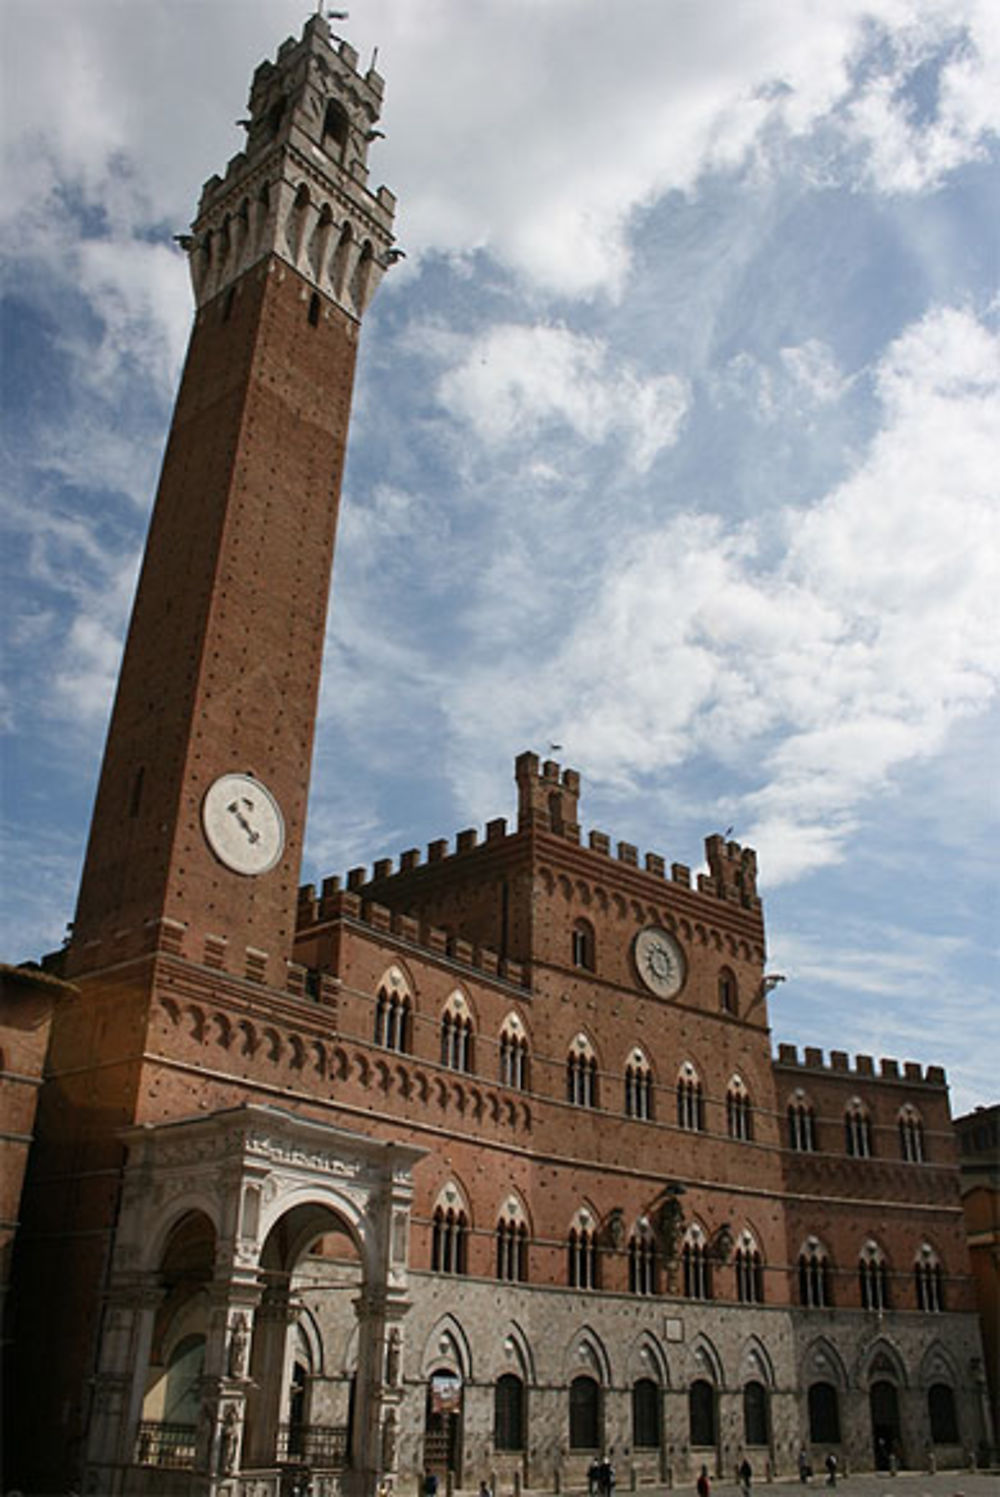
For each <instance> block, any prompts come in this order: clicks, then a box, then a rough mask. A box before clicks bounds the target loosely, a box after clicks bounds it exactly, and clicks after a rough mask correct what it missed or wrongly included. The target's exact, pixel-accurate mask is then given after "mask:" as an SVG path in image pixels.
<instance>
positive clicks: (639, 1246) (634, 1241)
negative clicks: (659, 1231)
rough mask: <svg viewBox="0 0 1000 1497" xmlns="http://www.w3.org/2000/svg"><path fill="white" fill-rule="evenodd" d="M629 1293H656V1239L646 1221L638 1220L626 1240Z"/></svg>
mask: <svg viewBox="0 0 1000 1497" xmlns="http://www.w3.org/2000/svg"><path fill="white" fill-rule="evenodd" d="M628 1287H629V1293H630V1294H655V1293H656V1240H655V1238H654V1237H653V1234H652V1232H651V1231H650V1229H649V1225H648V1223H647V1222H645V1221H642V1222H639V1223H638V1224H637V1226H636V1228H635V1231H634V1232H633V1233H632V1235H631V1237H630V1238H629V1240H628Z"/></svg>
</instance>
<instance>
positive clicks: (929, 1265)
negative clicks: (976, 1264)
mask: <svg viewBox="0 0 1000 1497" xmlns="http://www.w3.org/2000/svg"><path fill="white" fill-rule="evenodd" d="M913 1277H914V1280H915V1283H916V1289H917V1309H918V1310H923V1311H924V1313H925V1314H927V1315H939V1314H940V1313H941V1311H942V1310H943V1309H944V1273H943V1271H942V1268H941V1260H940V1258H939V1257H938V1255H937V1253H936V1252H935V1251H934V1249H933V1248H932V1247H931V1245H930V1243H929V1242H925V1243H924V1244H923V1246H922V1247H921V1249H920V1253H919V1255H918V1257H917V1261H916V1263H915V1264H914V1265H913Z"/></svg>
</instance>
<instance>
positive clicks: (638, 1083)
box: [625, 1045, 653, 1120]
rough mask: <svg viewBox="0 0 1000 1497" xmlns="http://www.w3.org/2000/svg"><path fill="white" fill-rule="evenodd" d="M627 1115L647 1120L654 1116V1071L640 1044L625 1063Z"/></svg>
mask: <svg viewBox="0 0 1000 1497" xmlns="http://www.w3.org/2000/svg"><path fill="white" fill-rule="evenodd" d="M625 1116H626V1117H629V1118H645V1119H647V1120H648V1119H649V1118H651V1117H652V1116H653V1072H652V1070H651V1069H650V1065H649V1061H648V1060H647V1059H646V1057H645V1055H644V1054H643V1052H642V1050H641V1049H640V1048H639V1046H638V1045H637V1046H636V1047H635V1049H634V1050H633V1051H632V1053H631V1054H630V1055H629V1058H628V1061H627V1062H626V1065H625Z"/></svg>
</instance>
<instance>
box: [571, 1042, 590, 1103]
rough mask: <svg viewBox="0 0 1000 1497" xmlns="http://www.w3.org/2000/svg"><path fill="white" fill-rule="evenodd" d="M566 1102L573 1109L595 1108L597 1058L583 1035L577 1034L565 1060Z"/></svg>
mask: <svg viewBox="0 0 1000 1497" xmlns="http://www.w3.org/2000/svg"><path fill="white" fill-rule="evenodd" d="M566 1100H567V1101H568V1102H571V1103H572V1104H573V1106H574V1107H596V1106H597V1057H596V1055H595V1054H594V1051H593V1047H592V1045H591V1043H590V1041H589V1040H588V1038H587V1036H586V1035H585V1034H578V1035H577V1036H576V1038H575V1039H574V1041H573V1043H572V1045H571V1046H570V1052H569V1055H568V1056H567V1058H566Z"/></svg>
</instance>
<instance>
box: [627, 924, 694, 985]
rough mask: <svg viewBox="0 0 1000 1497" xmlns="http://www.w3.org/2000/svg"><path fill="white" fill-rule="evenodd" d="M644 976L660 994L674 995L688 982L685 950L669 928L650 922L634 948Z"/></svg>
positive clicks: (642, 931)
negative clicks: (685, 979) (685, 981)
mask: <svg viewBox="0 0 1000 1497" xmlns="http://www.w3.org/2000/svg"><path fill="white" fill-rule="evenodd" d="M632 955H633V959H634V961H635V969H636V971H637V972H638V974H639V977H640V979H641V980H642V982H643V983H644V984H645V985H646V987H647V988H648V989H649V991H650V992H651V993H655V994H656V996H657V998H674V997H676V995H677V994H678V993H679V992H680V990H681V988H682V987H683V985H684V974H685V962H684V953H683V951H682V950H681V948H680V945H679V943H678V942H677V940H676V939H675V938H674V937H673V936H672V935H671V934H670V932H669V931H668V930H661V929H660V927H659V926H657V925H647V926H646V928H645V930H641V931H640V932H639V934H638V935H637V936H636V938H635V943H634V945H633V948H632Z"/></svg>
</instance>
